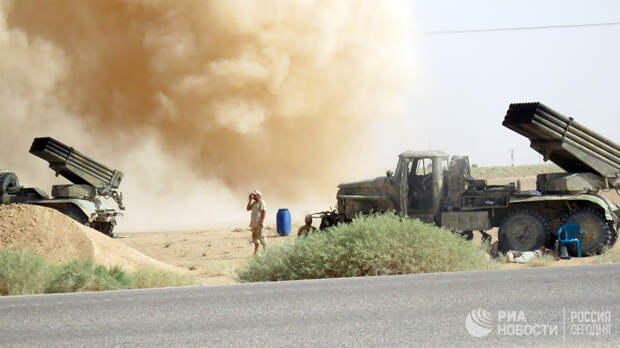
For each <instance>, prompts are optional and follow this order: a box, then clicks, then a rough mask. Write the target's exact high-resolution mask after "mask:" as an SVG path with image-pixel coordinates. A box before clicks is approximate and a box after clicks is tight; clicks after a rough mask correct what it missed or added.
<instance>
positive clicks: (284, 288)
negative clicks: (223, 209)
mask: <svg viewBox="0 0 620 348" xmlns="http://www.w3.org/2000/svg"><path fill="white" fill-rule="evenodd" d="M619 291H620V265H593V266H577V267H552V268H531V269H522V270H499V271H483V272H459V273H435V274H421V275H406V276H385V277H367V278H349V279H327V280H306V281H293V282H274V283H255V284H240V285H230V286H216V287H189V288H166V289H153V290H132V291H110V292H97V293H95V292H93V293H80V294H57V295H35V296H13V297H2V298H0V346H23V347H32V346H61V345H62V346H67V345H70V346H78V345H84V346H119V345H120V346H155V345H160V346H172V345H174V346H188V345H189V346H282V347H290V346H331V347H333V346H343V345H344V346H477V347H479V346H490V345H493V346H515V345H519V346H524V345H528V346H544V347H549V346H558V347H559V346H562V347H566V346H576V345H588V346H592V345H596V346H612V347H613V346H615V347H618V346H620V337H619V335H620V295H619ZM468 317H469V319H468ZM466 322H467V324H466ZM475 336H480V337H475Z"/></svg>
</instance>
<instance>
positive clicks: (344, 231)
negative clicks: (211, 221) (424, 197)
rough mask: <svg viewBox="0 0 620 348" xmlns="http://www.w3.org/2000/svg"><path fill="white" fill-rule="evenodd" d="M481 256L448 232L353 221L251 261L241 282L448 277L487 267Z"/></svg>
mask: <svg viewBox="0 0 620 348" xmlns="http://www.w3.org/2000/svg"><path fill="white" fill-rule="evenodd" d="M489 266H490V264H489V261H488V257H487V254H486V253H485V252H484V251H483V250H482V249H480V247H478V246H475V245H474V244H472V243H471V242H468V241H465V240H464V239H462V238H461V237H459V236H457V235H455V234H453V233H452V232H450V231H448V230H445V229H442V228H438V227H436V226H434V225H429V224H425V223H422V222H420V221H419V220H413V219H410V218H400V217H398V216H396V215H394V214H381V215H379V214H377V215H370V216H363V217H358V218H356V219H354V220H353V222H351V223H350V224H340V225H338V226H335V227H332V228H330V229H328V230H326V231H323V232H318V233H315V234H312V235H310V236H308V237H306V238H302V239H298V240H297V241H295V242H289V243H287V244H284V245H281V246H275V247H272V248H269V249H267V251H266V252H265V253H263V254H262V255H259V256H257V257H255V258H253V259H252V260H251V261H250V262H249V264H248V267H247V269H245V270H243V271H240V272H238V273H237V277H238V279H239V280H240V281H242V282H253V281H275V280H293V279H316V278H334V277H354V276H370V275H387V274H408V273H425V272H448V271H465V270H475V269H484V268H487V267H489Z"/></svg>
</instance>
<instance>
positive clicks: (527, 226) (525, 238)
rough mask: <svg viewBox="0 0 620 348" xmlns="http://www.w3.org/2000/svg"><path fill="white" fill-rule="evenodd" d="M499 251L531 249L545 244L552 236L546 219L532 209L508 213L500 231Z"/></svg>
mask: <svg viewBox="0 0 620 348" xmlns="http://www.w3.org/2000/svg"><path fill="white" fill-rule="evenodd" d="M498 238H499V251H501V252H502V253H506V252H507V251H508V250H517V251H529V250H536V249H539V248H540V247H542V246H545V245H546V244H547V242H548V241H549V240H550V238H551V234H550V233H549V227H548V224H547V222H546V221H545V219H544V218H543V217H542V216H541V215H540V214H538V213H536V212H534V211H531V210H518V211H516V212H514V213H512V214H510V215H508V216H507V217H506V218H505V219H504V221H503V222H502V224H501V226H500V227H499V232H498Z"/></svg>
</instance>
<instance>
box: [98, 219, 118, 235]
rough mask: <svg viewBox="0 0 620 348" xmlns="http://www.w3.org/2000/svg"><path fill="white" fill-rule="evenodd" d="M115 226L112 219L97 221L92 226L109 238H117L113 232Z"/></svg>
mask: <svg viewBox="0 0 620 348" xmlns="http://www.w3.org/2000/svg"><path fill="white" fill-rule="evenodd" d="M115 226H116V224H115V223H114V222H113V221H110V222H98V223H97V224H96V225H94V226H93V227H94V228H95V229H96V230H97V231H99V232H101V233H103V234H105V235H106V236H108V237H110V238H117V237H118V235H116V233H115V232H114V227H115Z"/></svg>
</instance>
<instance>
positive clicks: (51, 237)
mask: <svg viewBox="0 0 620 348" xmlns="http://www.w3.org/2000/svg"><path fill="white" fill-rule="evenodd" d="M6 247H9V248H22V249H28V250H32V251H34V252H37V253H39V254H41V255H43V256H45V257H46V258H47V259H48V260H49V261H50V262H53V263H62V262H66V261H69V260H72V259H83V260H92V261H93V262H95V263H96V264H102V265H106V266H114V265H119V266H122V267H123V268H124V269H126V270H132V269H135V267H136V266H138V265H142V264H148V265H155V266H158V267H160V268H165V269H168V270H173V271H181V270H180V269H178V268H176V267H173V266H170V265H167V264H165V263H163V262H159V261H157V260H155V259H153V258H150V257H148V256H146V255H144V254H142V253H140V252H139V251H137V250H135V249H132V248H131V247H129V246H127V245H125V244H123V243H121V242H119V241H117V240H114V239H112V238H109V237H107V236H105V235H103V234H101V233H100V232H98V231H95V230H93V229H91V228H89V227H86V226H83V225H80V224H79V223H77V222H76V221H74V220H72V219H70V218H69V217H67V216H65V215H63V214H61V213H59V212H58V211H56V210H54V209H50V208H45V207H40V206H36V205H27V204H10V205H0V248H6Z"/></svg>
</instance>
